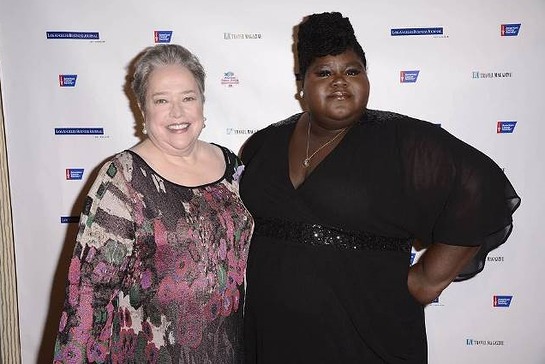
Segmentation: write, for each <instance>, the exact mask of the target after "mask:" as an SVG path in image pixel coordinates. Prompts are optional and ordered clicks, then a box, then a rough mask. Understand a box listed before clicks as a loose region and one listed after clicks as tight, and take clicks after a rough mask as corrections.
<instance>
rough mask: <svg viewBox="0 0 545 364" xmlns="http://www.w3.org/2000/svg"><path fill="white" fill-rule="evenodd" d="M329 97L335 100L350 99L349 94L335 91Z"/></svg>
mask: <svg viewBox="0 0 545 364" xmlns="http://www.w3.org/2000/svg"><path fill="white" fill-rule="evenodd" d="M329 97H330V98H333V99H337V100H345V99H347V98H349V97H350V93H348V92H346V91H335V92H333V93H332V94H330V95H329Z"/></svg>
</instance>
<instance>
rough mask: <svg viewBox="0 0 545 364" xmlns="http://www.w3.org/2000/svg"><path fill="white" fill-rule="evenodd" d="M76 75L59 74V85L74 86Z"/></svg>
mask: <svg viewBox="0 0 545 364" xmlns="http://www.w3.org/2000/svg"><path fill="white" fill-rule="evenodd" d="M77 78H78V75H59V86H60V87H76V80H77Z"/></svg>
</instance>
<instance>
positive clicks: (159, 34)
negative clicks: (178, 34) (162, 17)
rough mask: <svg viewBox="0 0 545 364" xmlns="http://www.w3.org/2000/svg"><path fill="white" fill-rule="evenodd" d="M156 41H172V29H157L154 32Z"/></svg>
mask: <svg viewBox="0 0 545 364" xmlns="http://www.w3.org/2000/svg"><path fill="white" fill-rule="evenodd" d="M153 39H154V41H155V43H170V40H171V39H172V30H155V31H154V32H153Z"/></svg>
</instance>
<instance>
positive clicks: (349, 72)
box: [346, 68, 361, 76]
mask: <svg viewBox="0 0 545 364" xmlns="http://www.w3.org/2000/svg"><path fill="white" fill-rule="evenodd" d="M360 73H361V70H359V69H357V68H350V69H348V70H346V75H347V76H357V75H359V74H360Z"/></svg>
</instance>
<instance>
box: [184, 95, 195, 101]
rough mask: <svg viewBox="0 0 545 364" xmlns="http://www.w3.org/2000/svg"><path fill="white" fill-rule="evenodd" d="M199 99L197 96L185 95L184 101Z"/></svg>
mask: <svg viewBox="0 0 545 364" xmlns="http://www.w3.org/2000/svg"><path fill="white" fill-rule="evenodd" d="M195 100H197V98H196V97H195V96H185V97H184V98H183V99H182V101H183V102H190V101H195Z"/></svg>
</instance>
